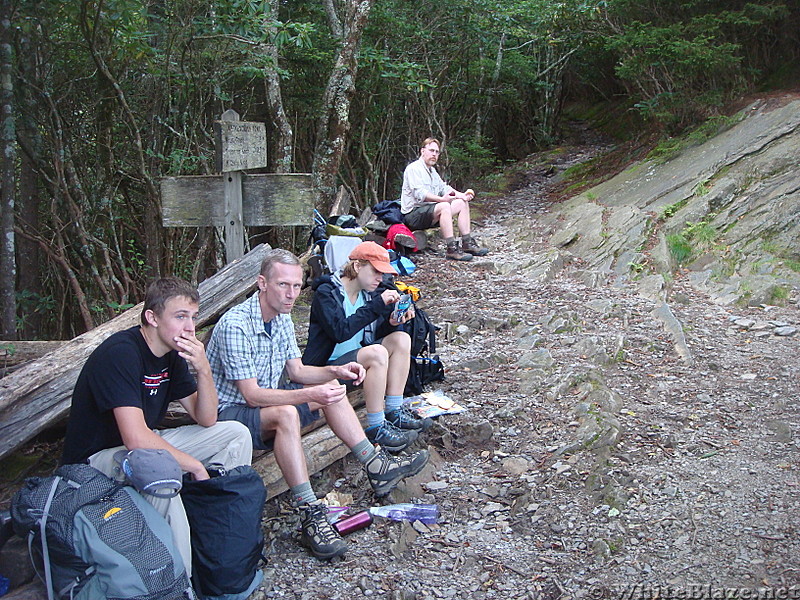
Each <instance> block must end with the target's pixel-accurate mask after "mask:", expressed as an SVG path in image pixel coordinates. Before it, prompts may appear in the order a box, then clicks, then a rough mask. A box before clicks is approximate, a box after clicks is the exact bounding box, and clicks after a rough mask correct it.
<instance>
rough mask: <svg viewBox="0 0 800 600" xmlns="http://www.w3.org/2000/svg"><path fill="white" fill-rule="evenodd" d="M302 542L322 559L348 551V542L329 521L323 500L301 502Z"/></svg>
mask: <svg viewBox="0 0 800 600" xmlns="http://www.w3.org/2000/svg"><path fill="white" fill-rule="evenodd" d="M298 508H299V510H300V527H301V529H302V531H301V533H300V543H301V544H302V545H303V546H305V547H306V548H308V549H309V550H310V551H311V554H313V555H314V556H316V557H317V558H321V559H328V558H334V557H335V556H341V555H342V554H344V553H345V552H346V551H347V542H345V541H344V540H343V539H342V536H340V535H339V534H338V533H337V532H336V530H335V529H334V528H333V525H331V524H330V523H329V522H328V517H327V507H326V506H325V504H323V503H322V502H319V503H317V504H301V505H300V506H299V507H298Z"/></svg>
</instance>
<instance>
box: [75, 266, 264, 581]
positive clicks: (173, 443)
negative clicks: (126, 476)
mask: <svg viewBox="0 0 800 600" xmlns="http://www.w3.org/2000/svg"><path fill="white" fill-rule="evenodd" d="M199 303H200V298H199V295H198V293H197V290H196V289H195V288H193V287H192V286H191V285H189V284H188V283H186V282H185V281H182V280H180V279H176V278H165V279H159V280H158V281H156V282H154V283H153V284H151V285H150V287H149V288H148V290H147V294H146V297H145V302H144V307H143V309H142V316H141V321H142V324H141V325H140V326H136V327H131V328H130V329H126V330H124V331H120V332H117V333H115V334H113V335H111V336H110V337H109V338H108V339H106V340H105V341H104V342H103V343H102V344H100V346H98V347H97V348H96V349H95V350H94V352H92V354H91V355H90V356H89V358H88V360H87V361H86V364H85V365H84V366H83V369H82V370H81V373H80V375H79V376H78V381H77V382H76V384H75V389H74V391H73V394H72V409H71V411H70V418H69V423H68V425H67V435H66V440H65V443H64V454H63V457H62V463H79V462H87V463H89V464H90V465H92V466H93V467H95V468H97V469H99V470H100V471H102V472H103V473H105V474H106V475H108V476H110V477H119V474H118V470H117V469H116V464H115V461H114V454H115V453H116V452H117V451H119V450H121V449H128V450H134V449H137V448H161V449H164V450H166V451H168V452H169V453H170V454H171V455H172V456H173V457H174V458H175V460H176V461H177V462H178V464H179V465H180V466H181V469H182V470H183V471H185V472H187V473H191V475H192V477H193V478H194V479H197V480H202V479H208V477H209V475H208V472H207V471H206V465H210V464H218V465H222V466H223V467H225V468H226V469H232V468H234V467H237V466H240V465H246V464H247V465H249V464H250V460H251V458H252V449H253V448H252V441H251V437H250V432H249V431H248V429H247V428H246V427H245V426H244V425H242V424H241V423H238V422H236V421H226V422H219V423H217V405H218V398H217V391H216V388H215V387H214V381H213V379H212V377H211V367H210V366H209V364H208V359H207V358H206V354H205V348H204V346H203V344H202V343H201V342H200V341H199V340H198V339H197V338H196V337H195V329H194V322H195V319H196V318H197V314H198V309H199ZM189 364H191V365H192V367H194V370H195V372H196V373H197V379H196V380H195V378H194V377H193V376H192V374H191V373H190V372H189V366H188V365H189ZM171 401H177V402H180V403H181V404H182V405H183V407H184V408H185V409H186V411H187V412H188V413H189V415H190V416H191V417H192V419H194V420H195V421H196V422H197V425H187V426H184V427H178V428H175V429H165V430H161V431H157V430H155V429H154V428H155V427H156V426H158V425H159V423H160V422H161V420H162V419H163V417H164V414H165V413H166V411H167V407H168V405H169V403H170V402H171ZM144 497H145V498H146V499H147V500H148V501H149V502H150V503H151V504H153V506H155V507H156V509H157V510H159V512H161V514H162V515H164V516H165V517H166V518H167V521H169V523H170V526H171V527H172V531H173V535H174V537H175V542H176V544H177V546H178V548H179V550H180V552H181V555H182V556H183V559H184V563H185V564H186V569H187V572H188V573H189V574H190V575H191V545H190V540H189V525H188V522H187V520H186V513H185V512H184V510H183V504H182V502H181V500H180V496H176V497H175V498H170V499H165V498H156V497H154V496H149V495H145V496H144Z"/></svg>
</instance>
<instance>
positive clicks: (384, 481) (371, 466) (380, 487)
mask: <svg viewBox="0 0 800 600" xmlns="http://www.w3.org/2000/svg"><path fill="white" fill-rule="evenodd" d="M428 457H429V454H428V451H427V450H420V451H418V452H414V454H408V455H405V456H391V455H390V454H388V453H387V452H386V450H384V449H383V448H381V447H380V446H375V456H373V457H372V458H371V459H370V460H369V462H367V464H366V465H364V468H365V469H366V470H367V478H368V479H369V482H370V484H371V485H372V489H373V491H374V492H375V495H376V496H377V497H378V498H380V497H381V496H385V495H386V494H388V493H389V492H391V491H392V490H393V489H394V488H395V487H397V484H398V483H400V481H401V480H402V479H405V478H406V477H410V476H412V475H416V474H417V473H419V472H420V471H421V470H422V468H423V467H424V466H425V465H426V464H427V463H428Z"/></svg>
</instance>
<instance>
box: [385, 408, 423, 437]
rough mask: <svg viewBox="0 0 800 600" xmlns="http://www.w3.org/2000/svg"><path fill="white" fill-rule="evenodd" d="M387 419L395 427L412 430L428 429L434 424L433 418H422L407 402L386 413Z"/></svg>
mask: <svg viewBox="0 0 800 600" xmlns="http://www.w3.org/2000/svg"><path fill="white" fill-rule="evenodd" d="M386 420H387V421H389V423H391V424H392V425H394V426H395V427H398V428H400V429H408V430H412V431H427V430H428V429H430V426H431V425H433V420H432V419H429V418H427V417H426V418H424V419H423V418H422V417H420V416H419V415H418V414H417V413H415V412H414V411H413V410H411V409H410V408H408V406H406V405H405V404H403V405H402V406H400V408H396V409H395V410H390V411H389V412H387V413H386Z"/></svg>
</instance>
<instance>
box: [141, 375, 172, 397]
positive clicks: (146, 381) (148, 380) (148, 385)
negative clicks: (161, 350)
mask: <svg viewBox="0 0 800 600" xmlns="http://www.w3.org/2000/svg"><path fill="white" fill-rule="evenodd" d="M167 381H169V370H167V369H164V370H163V371H162V372H161V373H156V374H155V375H145V376H144V377H143V378H142V385H143V386H144V388H145V389H146V390H150V395H151V396H155V395H156V394H158V388H159V386H160V385H161V384H162V383H166V382H167Z"/></svg>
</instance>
